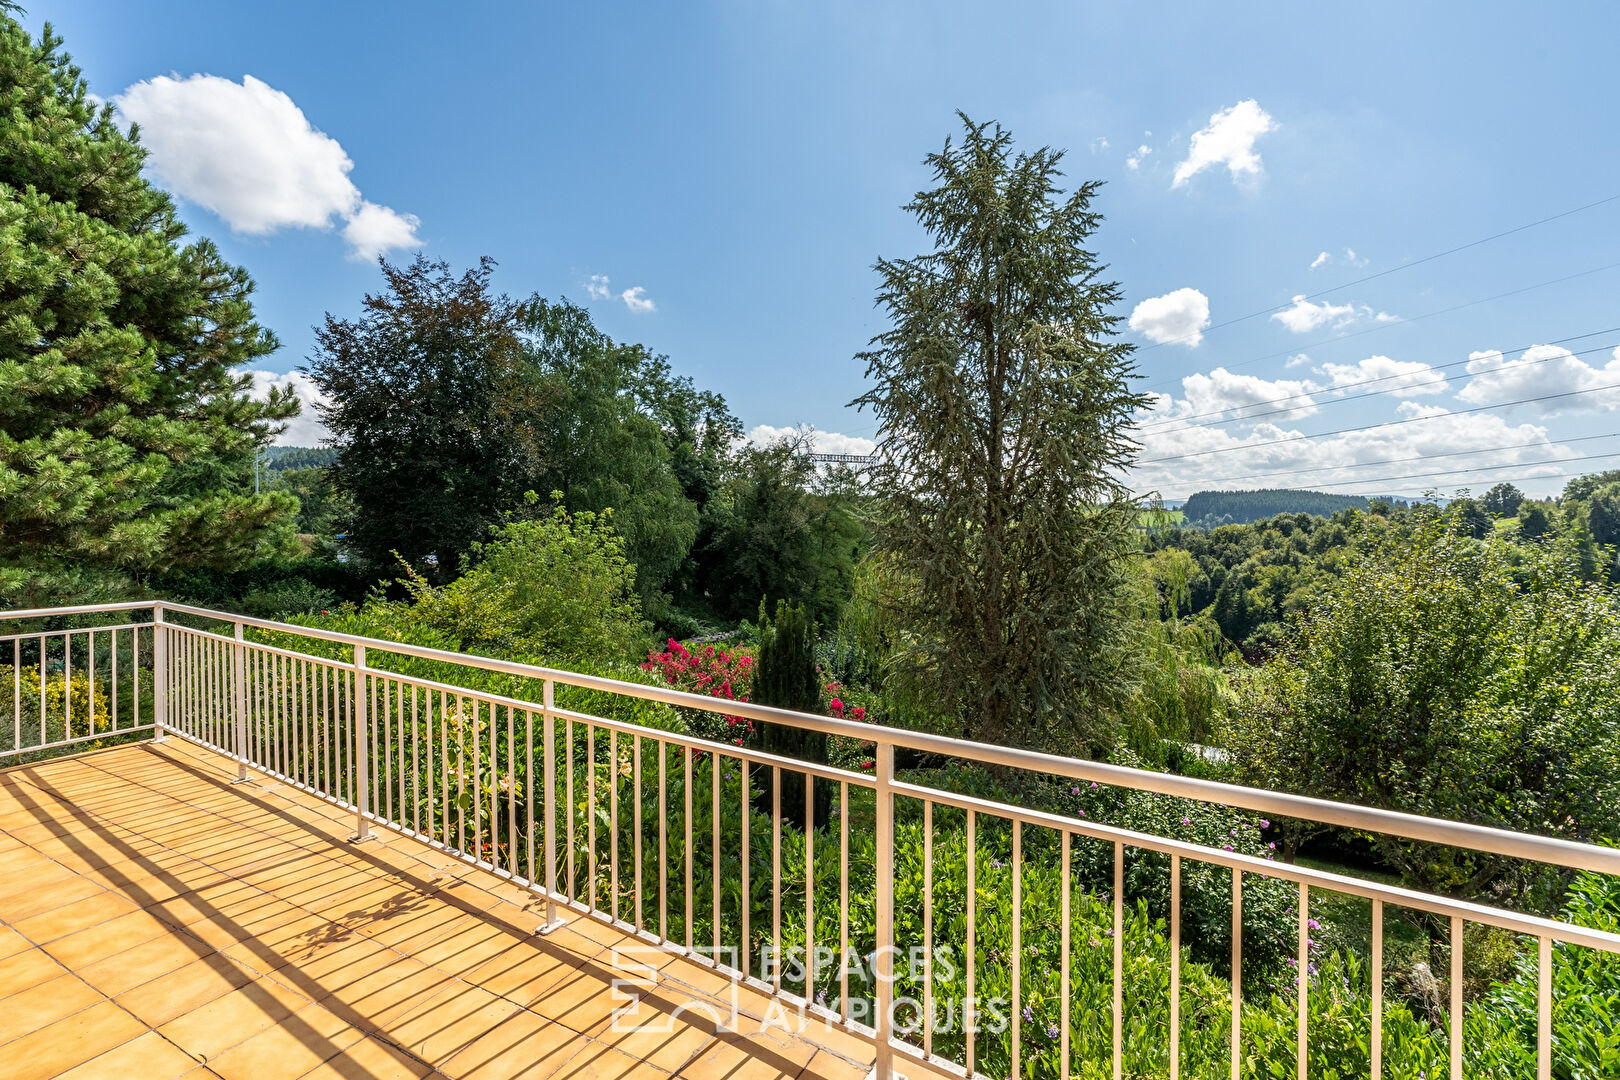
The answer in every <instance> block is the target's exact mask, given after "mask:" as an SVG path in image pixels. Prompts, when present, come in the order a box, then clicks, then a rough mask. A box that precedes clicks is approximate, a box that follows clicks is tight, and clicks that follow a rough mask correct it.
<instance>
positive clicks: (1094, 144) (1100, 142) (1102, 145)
mask: <svg viewBox="0 0 1620 1080" xmlns="http://www.w3.org/2000/svg"><path fill="white" fill-rule="evenodd" d="M1107 149H1108V136H1106V135H1099V136H1097V137H1096V138H1095V139H1092V140H1091V152H1092V153H1093V154H1101V153H1103V152H1104V151H1105V150H1107Z"/></svg>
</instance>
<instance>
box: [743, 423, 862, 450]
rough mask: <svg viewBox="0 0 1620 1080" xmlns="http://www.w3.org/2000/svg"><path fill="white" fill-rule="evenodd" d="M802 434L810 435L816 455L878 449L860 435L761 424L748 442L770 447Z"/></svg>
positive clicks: (753, 431) (750, 432)
mask: <svg viewBox="0 0 1620 1080" xmlns="http://www.w3.org/2000/svg"><path fill="white" fill-rule="evenodd" d="M800 434H808V436H809V439H810V449H811V452H812V453H816V454H862V455H865V454H870V453H872V452H873V451H874V450H876V449H877V443H876V442H875V441H874V440H872V439H867V438H863V437H862V436H859V435H841V434H839V433H838V432H836V431H817V430H816V429H814V428H809V429H808V430H807V431H805V430H803V429H800V428H791V427H772V426H771V425H769V424H759V425H757V426H756V427H754V428H752V429H751V430H750V431H749V432H748V441H749V442H750V443H752V444H753V445H754V446H762V447H763V446H770V445H771V444H772V443H778V442H781V441H782V440H783V439H793V438H797V437H798V436H799V435H800Z"/></svg>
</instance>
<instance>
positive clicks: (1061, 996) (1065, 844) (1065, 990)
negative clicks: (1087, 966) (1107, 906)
mask: <svg viewBox="0 0 1620 1080" xmlns="http://www.w3.org/2000/svg"><path fill="white" fill-rule="evenodd" d="M1058 861H1059V862H1060V863H1061V864H1062V865H1061V872H1062V874H1063V885H1062V889H1063V900H1062V907H1063V910H1062V912H1061V913H1060V919H1061V926H1062V928H1063V929H1062V932H1061V934H1060V937H1061V939H1062V940H1061V942H1060V943H1059V946H1058V947H1059V948H1061V949H1062V950H1063V959H1062V961H1061V964H1060V970H1059V974H1058V979H1059V984H1058V985H1059V993H1058V1007H1059V1008H1061V1009H1062V1010H1063V1026H1062V1028H1061V1029H1060V1031H1059V1033H1058V1076H1059V1077H1060V1078H1061V1080H1069V1013H1070V1012H1071V1011H1072V1010H1071V1009H1070V1008H1069V953H1070V951H1071V947H1070V935H1069V922H1070V920H1071V917H1072V915H1071V913H1072V907H1071V904H1070V899H1069V897H1070V894H1071V893H1072V892H1073V891H1074V890H1073V889H1072V888H1071V886H1072V885H1073V881H1072V880H1071V878H1070V871H1069V830H1068V829H1064V830H1063V840H1062V851H1061V852H1060V853H1059V856H1058ZM1172 1022H1173V1021H1172ZM1171 1075H1172V1076H1174V1073H1172V1074H1171Z"/></svg>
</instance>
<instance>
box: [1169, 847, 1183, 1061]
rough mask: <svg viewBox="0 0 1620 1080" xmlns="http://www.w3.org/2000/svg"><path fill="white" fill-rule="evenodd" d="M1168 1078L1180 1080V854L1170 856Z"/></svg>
mask: <svg viewBox="0 0 1620 1080" xmlns="http://www.w3.org/2000/svg"><path fill="white" fill-rule="evenodd" d="M1170 1080H1181V856H1180V855H1172V856H1170Z"/></svg>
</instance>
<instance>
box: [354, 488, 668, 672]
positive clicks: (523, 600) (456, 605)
mask: <svg viewBox="0 0 1620 1080" xmlns="http://www.w3.org/2000/svg"><path fill="white" fill-rule="evenodd" d="M552 498H553V500H555V501H556V502H557V505H556V506H554V507H553V509H552V512H551V516H550V517H549V518H536V519H532V520H515V521H509V522H508V523H506V524H505V525H501V526H497V527H496V528H495V529H494V531H493V534H492V538H491V539H490V541H489V542H488V543H474V544H473V545H472V550H471V552H470V555H469V562H470V567H469V569H467V570H466V572H465V573H463V574H462V575H461V576H460V577H459V578H457V579H456V580H455V581H453V582H451V583H450V584H448V585H442V586H435V585H433V584H432V583H430V582H428V581H427V580H426V579H425V578H423V577H421V576H420V575H418V574H416V573H414V572H413V571H411V570H410V568H409V567H407V568H406V573H407V577H406V579H405V582H404V584H405V587H406V589H407V591H408V592H409V593H410V596H411V600H412V603H411V604H409V605H408V606H400V607H399V610H398V616H399V620H400V621H402V622H403V623H404V624H405V625H417V626H422V627H426V628H429V629H431V630H433V631H435V632H436V633H439V634H443V635H445V636H446V637H447V638H449V639H450V640H451V641H453V642H455V644H454V646H452V647H453V648H455V649H458V650H465V651H468V652H478V653H485V654H488V655H496V656H522V657H533V658H540V659H539V662H541V663H544V664H546V665H547V666H551V667H566V666H568V665H570V664H573V663H577V662H580V661H585V662H589V661H594V660H598V659H603V658H606V659H611V660H624V659H626V658H628V657H629V656H631V655H632V654H634V653H636V652H637V651H638V650H640V649H644V648H645V645H646V641H647V637H648V632H649V628H648V626H647V624H646V623H645V622H644V621H643V620H642V618H641V604H640V599H639V597H638V596H637V594H636V591H635V567H633V566H631V565H630V563H629V561H628V560H627V559H626V558H625V557H624V540H623V539H622V538H621V537H620V536H619V535H618V533H617V531H616V530H615V529H614V527H613V520H612V515H611V513H604V514H602V515H597V514H594V513H591V512H590V511H588V510H587V511H584V512H582V513H579V514H570V513H569V512H568V511H567V510H565V509H564V508H563V507H562V505H561V495H560V493H553V496H552ZM534 501H536V500H535V498H534V497H533V495H532V493H531V496H530V502H531V503H532V502H534ZM386 603H387V602H386V601H382V600H374V601H372V604H371V605H368V606H378V605H383V604H386Z"/></svg>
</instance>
